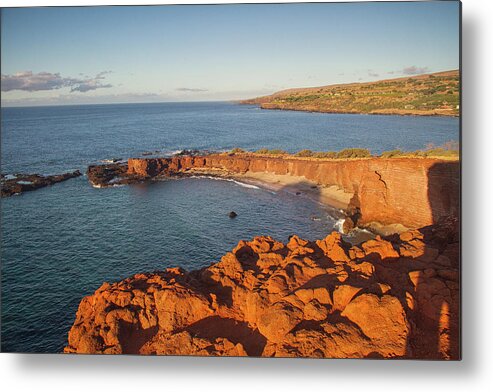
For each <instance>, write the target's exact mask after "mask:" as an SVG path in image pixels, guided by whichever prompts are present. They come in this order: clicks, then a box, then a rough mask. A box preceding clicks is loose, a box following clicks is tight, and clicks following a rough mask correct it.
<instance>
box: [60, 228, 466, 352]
mask: <svg viewBox="0 0 493 392" xmlns="http://www.w3.org/2000/svg"><path fill="white" fill-rule="evenodd" d="M458 241H459V238H458V224H457V221H456V220H447V221H444V222H440V223H439V224H438V225H434V226H429V227H425V228H423V229H420V230H412V231H407V232H404V233H402V234H401V235H400V236H399V235H393V236H390V237H386V238H381V237H377V238H376V239H374V240H370V241H367V242H364V243H361V244H359V245H355V246H352V245H350V244H349V243H346V242H345V241H344V240H343V239H342V238H341V235H340V234H339V233H336V232H333V233H331V234H330V235H328V236H327V237H326V238H324V239H322V240H319V241H315V242H309V241H306V240H303V239H301V238H299V237H297V236H292V237H291V238H290V240H289V242H288V243H287V244H284V243H280V242H278V241H275V240H274V239H272V238H270V237H256V238H254V239H253V240H252V241H240V242H239V243H238V245H237V246H236V247H235V248H234V249H233V251H232V252H230V253H227V254H226V255H224V256H223V257H222V259H221V260H220V261H219V262H218V263H215V264H212V265H211V266H209V267H207V268H203V269H200V270H197V271H192V272H186V271H185V270H183V269H180V268H169V269H166V270H164V271H162V272H155V273H145V274H137V275H135V276H133V277H131V278H128V279H125V280H123V281H121V282H117V283H112V284H110V283H104V284H103V285H102V286H101V287H100V288H99V289H98V290H96V292H95V293H94V294H92V295H90V296H88V297H85V298H84V299H83V300H82V301H81V303H80V305H79V309H78V311H77V315H76V319H75V322H74V324H73V326H72V328H71V330H70V332H69V336H68V345H67V347H66V348H65V352H66V353H104V354H124V353H132V354H157V355H227V356H245V355H248V356H265V357H271V356H276V357H317V358H322V357H323V358H368V357H371V358H423V359H424V358H427V359H429V358H433V359H439V358H441V359H458V358H459V356H460V351H459V346H460V345H459V332H458V331H459V329H458V315H459V242H458Z"/></svg>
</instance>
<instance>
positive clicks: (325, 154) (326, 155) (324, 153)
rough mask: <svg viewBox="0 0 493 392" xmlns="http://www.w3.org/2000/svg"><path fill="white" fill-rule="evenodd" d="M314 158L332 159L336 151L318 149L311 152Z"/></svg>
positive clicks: (335, 155)
mask: <svg viewBox="0 0 493 392" xmlns="http://www.w3.org/2000/svg"><path fill="white" fill-rule="evenodd" d="M313 157H314V158H327V159H334V158H336V157H337V153H336V152H335V151H320V152H315V153H313Z"/></svg>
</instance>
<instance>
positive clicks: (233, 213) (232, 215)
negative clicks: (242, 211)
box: [228, 211, 238, 218]
mask: <svg viewBox="0 0 493 392" xmlns="http://www.w3.org/2000/svg"><path fill="white" fill-rule="evenodd" d="M228 216H229V217H230V218H236V217H237V216H238V214H237V213H236V212H234V211H231V212H230V213H229V214H228Z"/></svg>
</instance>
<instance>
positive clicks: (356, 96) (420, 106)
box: [240, 70, 460, 116]
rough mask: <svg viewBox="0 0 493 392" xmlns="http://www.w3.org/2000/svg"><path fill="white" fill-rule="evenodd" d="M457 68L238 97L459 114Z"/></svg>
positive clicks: (326, 107) (357, 109) (341, 109)
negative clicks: (259, 95) (432, 72)
mask: <svg viewBox="0 0 493 392" xmlns="http://www.w3.org/2000/svg"><path fill="white" fill-rule="evenodd" d="M459 90H460V88H459V71H458V70H455V71H447V72H440V73H435V74H428V75H418V76H412V77H405V78H398V79H388V80H382V81H377V82H368V83H351V84H339V85H332V86H323V87H311V88H300V89H291V90H285V91H280V92H277V93H275V94H272V95H269V96H265V97H259V98H254V99H249V100H244V101H241V102H240V103H242V104H257V105H260V107H262V108H263V109H280V110H301V111H311V112H327V113H364V114H406V115H445V116H458V115H459Z"/></svg>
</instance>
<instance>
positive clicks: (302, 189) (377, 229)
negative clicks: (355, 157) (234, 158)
mask: <svg viewBox="0 0 493 392" xmlns="http://www.w3.org/2000/svg"><path fill="white" fill-rule="evenodd" d="M185 174H186V175H187V176H188V175H190V176H195V175H196V176H203V177H207V176H213V177H221V178H225V179H232V180H238V181H241V182H245V183H247V184H252V185H259V186H261V187H264V188H267V189H271V190H273V191H275V192H279V191H283V192H289V193H291V194H294V195H299V196H304V197H307V198H309V199H310V200H312V201H314V202H316V203H320V204H322V205H324V206H326V207H329V208H330V209H332V210H333V212H334V215H336V216H335V218H338V219H344V218H345V217H346V215H345V211H344V210H345V209H346V208H347V206H348V204H349V203H350V201H351V195H350V194H347V193H345V192H344V191H342V190H341V189H340V188H338V187H337V186H335V185H332V186H322V185H319V184H318V183H316V182H315V181H310V180H308V179H306V178H305V177H302V176H292V175H287V174H285V175H281V174H273V173H266V172H246V173H231V172H226V171H224V170H220V169H217V170H211V169H190V170H188V171H187V172H186V173H185ZM361 228H362V229H366V230H369V231H370V232H372V233H375V234H379V235H384V236H386V235H390V234H395V233H397V234H400V233H402V232H404V231H407V230H409V229H410V228H409V227H405V226H404V225H402V224H400V223H395V224H387V225H382V224H380V223H378V222H369V223H368V224H366V225H365V226H364V227H361Z"/></svg>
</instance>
